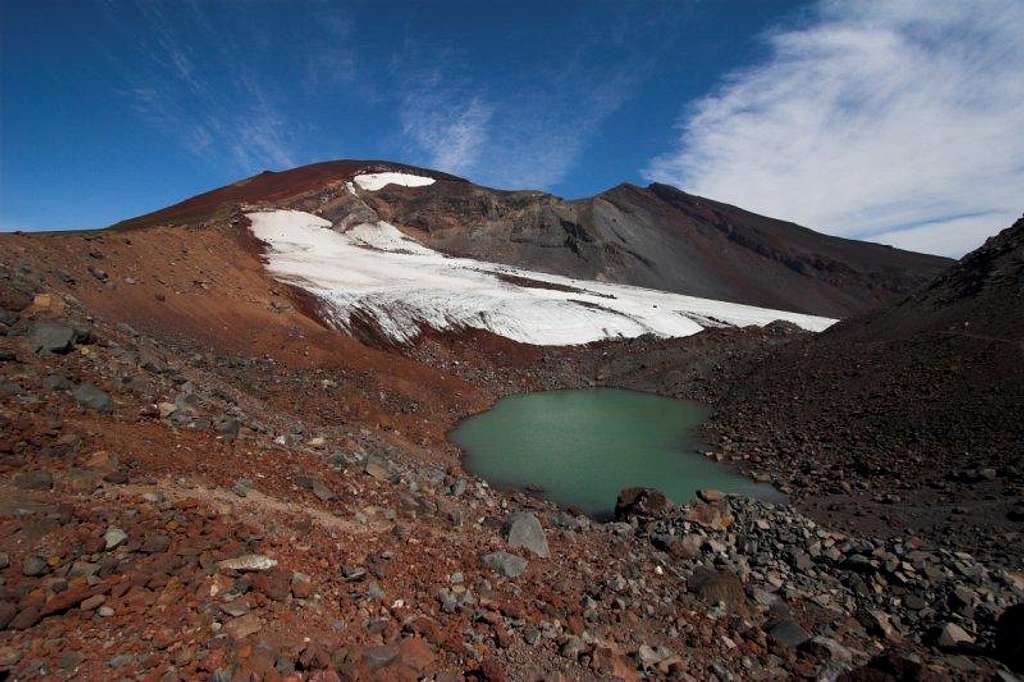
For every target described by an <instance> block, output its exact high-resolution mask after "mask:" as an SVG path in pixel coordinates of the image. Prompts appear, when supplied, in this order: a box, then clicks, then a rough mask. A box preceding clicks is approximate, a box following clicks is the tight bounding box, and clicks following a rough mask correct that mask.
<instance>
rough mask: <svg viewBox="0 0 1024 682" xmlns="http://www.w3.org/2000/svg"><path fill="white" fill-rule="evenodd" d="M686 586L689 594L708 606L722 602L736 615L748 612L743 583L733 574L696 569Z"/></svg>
mask: <svg viewBox="0 0 1024 682" xmlns="http://www.w3.org/2000/svg"><path fill="white" fill-rule="evenodd" d="M687 586H688V587H689V590H690V592H691V593H693V594H694V595H696V596H697V598H699V599H700V600H701V601H703V602H704V603H705V604H708V605H709V606H714V605H715V604H718V603H719V602H722V603H724V604H725V605H726V607H727V608H729V610H731V611H734V612H736V613H740V614H745V613H746V612H747V611H748V610H749V603H748V602H747V595H746V592H745V591H744V589H743V582H742V581H741V580H740V579H739V577H737V576H736V575H735V574H734V573H730V572H728V571H715V570H711V569H708V568H698V569H697V570H696V571H694V573H693V575H692V576H691V577H690V579H689V581H688V582H687Z"/></svg>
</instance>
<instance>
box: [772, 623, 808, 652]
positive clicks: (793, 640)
mask: <svg viewBox="0 0 1024 682" xmlns="http://www.w3.org/2000/svg"><path fill="white" fill-rule="evenodd" d="M766 632H767V634H768V637H769V638H771V641H772V642H774V643H775V644H778V645H779V646H781V647H783V648H786V649H796V648H797V647H799V646H800V645H801V644H803V643H804V642H806V641H807V640H809V639H810V638H811V636H810V635H809V634H807V631H806V630H804V629H803V628H802V627H800V624H799V623H797V622H796V621H795V620H791V619H788V618H787V619H785V620H780V621H776V622H775V623H772V624H771V625H770V626H769V627H768V629H767V631H766Z"/></svg>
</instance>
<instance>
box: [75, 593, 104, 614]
mask: <svg viewBox="0 0 1024 682" xmlns="http://www.w3.org/2000/svg"><path fill="white" fill-rule="evenodd" d="M105 601H107V598H106V597H105V596H104V595H102V594H94V595H93V596H91V597H88V598H86V599H83V600H82V603H81V604H79V605H78V608H80V609H81V610H83V611H95V610H96V609H98V608H99V607H101V606H103V603H104V602H105Z"/></svg>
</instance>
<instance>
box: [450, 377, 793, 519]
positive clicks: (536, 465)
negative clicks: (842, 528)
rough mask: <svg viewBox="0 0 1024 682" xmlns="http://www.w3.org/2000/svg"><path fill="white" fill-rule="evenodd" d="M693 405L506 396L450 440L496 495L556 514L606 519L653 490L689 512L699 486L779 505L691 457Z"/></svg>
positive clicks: (766, 492) (630, 394) (578, 394)
mask: <svg viewBox="0 0 1024 682" xmlns="http://www.w3.org/2000/svg"><path fill="white" fill-rule="evenodd" d="M704 416H705V411H704V409H703V408H701V407H700V406H699V405H697V404H696V403H692V402H687V401H682V400H672V399H670V398H663V397H660V396H656V395H651V394H648V393H639V392H636V391H628V390H623V389H615V388H598V389H587V390H574V391H545V392H541V393H524V394H519V395H513V396H509V397H507V398H503V399H502V400H500V401H498V402H497V403H496V404H495V405H494V407H493V408H491V409H490V410H488V411H486V412H482V413H480V414H478V415H475V416H472V417H469V418H467V419H465V420H464V421H463V422H462V423H461V424H459V426H458V427H457V428H456V429H455V430H454V431H453V432H452V434H451V440H452V441H453V442H454V443H455V444H456V445H458V446H459V447H460V448H461V449H462V451H463V453H464V455H465V459H464V465H465V467H466V469H467V470H468V471H470V472H472V473H473V474H475V475H477V476H479V477H481V478H483V479H484V480H486V481H487V482H488V483H489V484H490V485H492V486H495V487H498V488H525V489H528V490H533V491H537V493H538V494H539V495H542V496H543V497H546V498H548V499H549V500H551V501H553V502H555V503H556V504H558V505H560V506H562V507H568V506H571V505H575V506H576V507H579V508H580V509H582V510H583V511H584V512H586V513H587V514H588V515H589V516H592V517H595V518H608V517H610V516H611V515H612V513H613V512H614V510H615V500H616V498H617V496H618V494H619V490H621V489H622V488H625V487H627V486H646V487H651V488H657V489H658V490H661V491H662V492H663V493H665V494H666V495H667V496H668V497H669V498H670V499H671V500H672V501H674V502H677V503H680V504H685V503H686V502H688V501H689V500H690V499H691V498H693V497H694V495H695V494H696V492H697V490H700V489H701V488H717V489H718V490H721V491H722V492H725V493H735V494H740V495H746V496H749V497H761V498H776V499H777V498H779V497H780V495H779V493H778V492H777V491H776V490H775V489H774V488H772V487H771V486H769V485H766V484H763V483H755V482H754V481H752V480H750V479H748V478H746V477H744V476H741V475H740V474H738V473H736V472H734V471H732V470H730V469H728V468H726V467H725V466H723V465H721V464H719V463H717V462H715V461H714V460H711V459H709V458H707V457H704V456H703V455H701V454H698V453H697V452H695V451H696V450H697V449H703V443H702V442H701V441H700V439H699V438H698V437H697V435H696V432H697V426H698V425H699V424H700V422H701V420H702V419H703V418H704Z"/></svg>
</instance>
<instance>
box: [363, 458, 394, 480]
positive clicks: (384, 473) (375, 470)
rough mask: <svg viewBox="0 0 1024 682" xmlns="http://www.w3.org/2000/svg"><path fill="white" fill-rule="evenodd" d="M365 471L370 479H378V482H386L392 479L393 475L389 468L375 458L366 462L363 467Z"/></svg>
mask: <svg viewBox="0 0 1024 682" xmlns="http://www.w3.org/2000/svg"><path fill="white" fill-rule="evenodd" d="M363 471H365V472H366V474H367V475H369V476H370V477H372V478H376V479H377V480H378V481H386V480H388V479H389V478H391V473H390V472H389V471H388V470H387V468H386V467H385V466H384V465H383V464H381V463H380V462H379V461H378V460H376V459H373V458H370V459H367V460H366V464H365V465H364V466H363Z"/></svg>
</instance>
